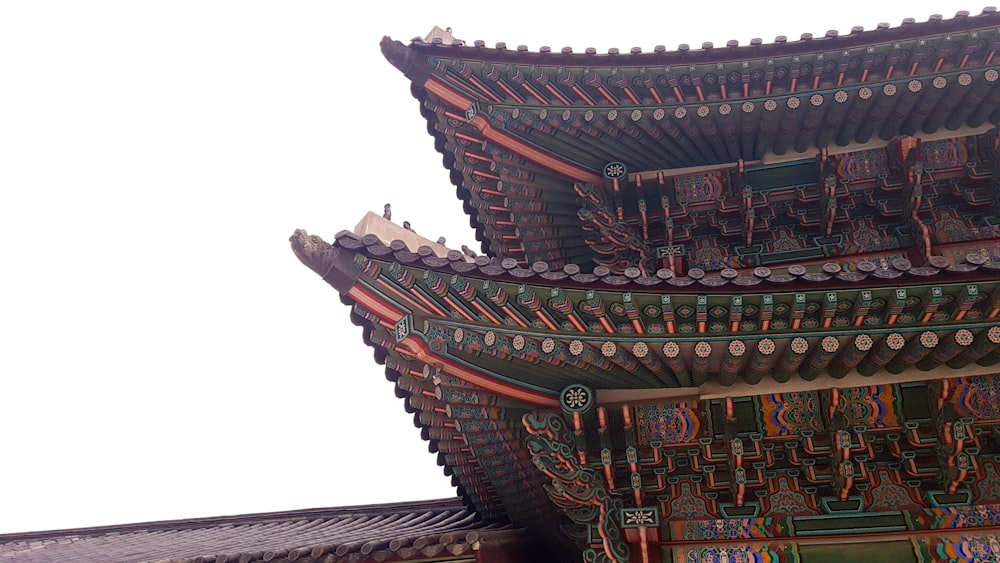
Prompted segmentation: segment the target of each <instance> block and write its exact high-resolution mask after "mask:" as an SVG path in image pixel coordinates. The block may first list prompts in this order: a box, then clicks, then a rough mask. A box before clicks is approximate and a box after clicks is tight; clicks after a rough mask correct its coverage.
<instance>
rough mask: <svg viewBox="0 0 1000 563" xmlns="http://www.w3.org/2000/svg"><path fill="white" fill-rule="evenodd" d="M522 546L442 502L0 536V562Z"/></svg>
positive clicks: (519, 535) (430, 552)
mask: <svg viewBox="0 0 1000 563" xmlns="http://www.w3.org/2000/svg"><path fill="white" fill-rule="evenodd" d="M526 537H527V536H526V533H525V531H524V530H522V529H518V528H515V527H513V526H511V525H510V524H509V523H507V522H505V521H501V522H485V521H483V520H481V519H479V518H478V517H477V516H476V514H475V513H473V512H472V511H470V510H468V509H467V508H466V507H465V506H463V505H462V502H461V501H460V500H459V499H446V500H431V501H419V502H406V503H393V504H375V505H364V506H351V507H341V508H318V509H310V510H296V511H290V512H271V513H264V514H248V515H241V516H223V517H217V518H198V519H190V520H172V521H164V522H150V523H141V524H124V525H119V526H102V527H95V528H77V529H71V530H55V531H44V532H29V533H19V534H5V535H0V560H2V561H4V562H5V563H6V562H10V563H36V562H39V563H40V562H49V561H59V562H62V563H90V562H94V563H97V562H101V563H105V562H108V561H116V562H139V561H187V562H193V561H206V562H207V561H212V562H220V563H221V562H237V561H239V562H242V563H246V562H254V561H274V562H282V561H329V562H333V561H359V562H360V561H439V560H443V561H476V560H477V555H476V554H477V552H478V551H481V550H487V551H489V550H493V551H497V550H499V551H511V550H516V549H517V548H518V546H521V545H525V544H526ZM511 560H514V559H511Z"/></svg>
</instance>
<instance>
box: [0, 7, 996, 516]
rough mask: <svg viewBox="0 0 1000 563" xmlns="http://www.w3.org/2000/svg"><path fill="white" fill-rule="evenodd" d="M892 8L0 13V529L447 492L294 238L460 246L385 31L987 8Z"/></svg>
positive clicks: (784, 23)
mask: <svg viewBox="0 0 1000 563" xmlns="http://www.w3.org/2000/svg"><path fill="white" fill-rule="evenodd" d="M889 4H890V3H888V2H870V1H867V2H861V1H854V2H848V1H842V2H837V3H822V2H821V3H787V2H750V1H747V2H732V3H721V2H714V3H713V2H679V1H673V2H666V1H663V0H657V1H655V2H649V3H644V2H628V3H596V2H595V3H592V4H591V6H592V7H591V8H586V7H585V6H586V3H580V2H563V1H560V2H538V1H534V2H503V3H500V2H496V3H490V2H474V1H468V0H466V1H461V2H433V1H424V2H413V1H410V2H399V3H394V2H388V3H386V2H355V3H335V2H316V1H311V2H309V1H303V2H260V1H252V0H239V1H237V0H234V1H184V0H172V1H169V2H166V1H163V2H148V1H138V0H131V1H120V2H107V1H90V2H80V1H65V2H52V1H42V0H38V1H34V2H30V1H15V0H8V1H6V2H3V3H0V533H3V532H17V531H27V530H37V529H54V528H66V527H80V526H94V525H105V524H118V523H125V522H137V521H146V520H161V519H176V518H185V517H200V516H214V515H221V514H237V513H247V512H266V511H274V510H290V509H297V508H310V507H317V506H337V505H349V504H362V503H375V502H390V501H401V500H417V499H429V498H440V497H448V496H452V495H453V494H454V493H453V489H452V488H451V486H450V483H449V480H448V479H447V478H445V477H444V476H443V473H442V471H441V468H440V467H438V466H437V465H436V464H435V461H434V457H433V456H432V455H431V454H429V453H427V445H426V443H425V442H423V441H422V440H420V437H419V432H418V430H417V429H416V428H414V427H413V425H412V416H411V415H408V414H406V413H405V412H404V410H403V405H402V402H401V401H400V400H398V399H396V397H395V395H394V394H393V390H392V385H391V384H390V383H389V382H387V381H386V380H385V378H384V377H383V368H382V366H378V365H376V364H375V362H374V360H373V356H372V351H371V349H369V348H367V347H366V346H365V345H364V344H363V343H362V339H361V329H360V328H358V327H355V326H354V325H352V324H351V323H350V320H349V314H350V311H349V309H348V308H347V307H345V306H344V305H342V304H341V303H340V300H339V297H338V295H337V294H336V292H335V291H334V290H333V288H331V287H329V286H328V285H326V284H325V283H324V282H322V281H321V280H320V279H319V277H318V276H316V275H315V274H314V273H313V272H312V271H310V270H308V269H307V268H306V267H305V266H303V265H301V264H300V263H299V262H298V260H296V258H295V256H294V255H293V254H292V252H291V250H290V249H289V246H288V242H287V239H288V237H289V235H290V234H291V233H292V231H293V230H294V229H295V228H297V227H301V228H305V229H307V230H308V231H309V232H310V233H312V234H319V235H320V236H322V237H324V238H325V239H326V240H328V241H329V240H332V239H333V237H334V235H335V234H336V233H337V232H338V231H339V230H341V229H348V228H352V227H353V226H354V225H355V224H356V223H357V221H358V220H359V219H360V218H361V217H362V216H363V215H364V214H365V212H367V211H381V209H382V205H383V204H384V203H386V202H391V203H392V206H393V217H394V219H395V220H396V222H398V223H401V222H402V221H403V220H404V219H405V220H409V221H410V222H412V223H413V226H414V228H415V229H416V230H417V231H418V232H420V233H421V234H425V235H427V236H429V237H430V238H436V237H437V236H441V235H443V236H446V237H447V239H448V243H449V246H451V247H453V248H457V247H458V246H460V245H461V244H469V245H470V246H472V247H474V248H477V249H478V244H476V243H474V235H473V233H472V231H471V229H469V228H468V220H467V219H466V218H465V216H464V214H463V212H462V207H461V203H460V202H459V201H458V199H457V198H456V197H455V191H454V188H453V187H451V184H450V182H449V179H448V174H447V172H446V171H445V170H444V169H443V168H442V167H441V157H440V156H439V155H438V154H437V153H436V152H435V151H434V149H433V141H432V139H431V137H429V136H428V135H427V132H426V127H425V125H424V122H423V121H422V118H420V115H419V110H418V107H417V102H416V100H414V99H413V98H412V97H411V96H410V92H409V84H408V83H407V82H406V80H405V79H404V78H403V76H402V75H401V74H400V73H399V72H397V71H396V70H395V69H394V68H393V67H391V66H390V65H389V63H388V62H386V61H385V60H384V59H383V58H382V56H381V53H380V51H379V46H378V43H379V40H380V38H381V37H382V36H383V35H391V36H392V37H394V38H396V39H399V40H401V41H404V42H407V41H408V40H409V39H410V38H412V37H414V36H417V35H423V34H425V33H426V32H428V31H429V30H430V29H431V27H433V26H434V25H439V26H441V27H445V26H451V27H452V28H453V29H454V33H455V35H456V36H457V37H459V38H462V39H465V40H466V41H468V42H470V43H471V42H472V41H473V40H475V39H483V40H485V41H486V43H487V45H491V46H492V45H493V44H494V43H496V42H497V41H506V42H507V44H508V45H509V46H510V47H514V46H516V45H518V44H522V43H523V44H527V45H528V46H529V47H530V48H531V49H532V50H537V49H538V47H540V46H542V45H550V46H552V48H553V50H557V49H559V48H561V47H563V46H565V45H569V46H572V47H574V49H575V50H577V51H581V50H582V49H583V48H585V47H588V46H593V47H596V48H597V49H598V51H599V52H606V51H607V49H608V48H609V47H618V48H620V49H622V50H623V51H627V50H628V49H629V48H631V47H633V46H637V45H638V46H641V47H643V48H644V49H645V50H650V49H652V47H653V46H654V45H656V44H660V43H662V44H664V45H666V46H667V47H668V49H674V48H676V46H677V45H678V44H680V43H689V44H691V45H692V46H700V45H701V43H702V42H704V41H713V42H715V44H716V45H724V44H725V42H726V41H727V40H728V39H734V38H735V39H739V40H740V42H741V44H746V43H747V42H748V41H749V40H750V38H752V37H762V38H763V39H764V40H765V42H770V41H772V40H773V39H774V37H775V36H776V35H787V36H788V37H789V39H797V38H798V37H799V35H801V34H802V33H805V32H810V33H813V34H814V35H817V36H822V35H823V34H824V33H825V32H826V30H827V29H837V30H838V31H840V32H841V33H842V34H846V33H848V32H849V31H850V28H851V26H855V25H863V26H864V27H865V28H866V29H871V28H873V27H875V25H876V24H877V23H878V22H880V21H886V22H889V23H891V24H892V25H893V26H896V25H899V23H900V22H901V21H902V19H903V18H905V17H913V18H916V19H917V21H925V20H926V19H927V17H928V16H929V15H930V14H932V13H941V14H942V15H944V16H945V17H947V18H950V17H952V16H953V15H954V13H955V12H956V11H957V10H960V9H966V10H969V11H970V12H972V13H973V14H977V13H979V12H980V10H981V8H982V6H979V5H971V6H970V5H968V4H967V3H962V2H951V1H941V2H907V3H905V4H899V5H889ZM345 6H349V7H345Z"/></svg>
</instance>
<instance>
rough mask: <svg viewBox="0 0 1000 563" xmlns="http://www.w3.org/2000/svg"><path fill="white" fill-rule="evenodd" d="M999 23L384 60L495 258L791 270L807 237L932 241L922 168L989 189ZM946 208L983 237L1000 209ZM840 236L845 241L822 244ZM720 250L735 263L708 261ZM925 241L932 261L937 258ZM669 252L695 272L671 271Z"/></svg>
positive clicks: (448, 39) (424, 51) (810, 240)
mask: <svg viewBox="0 0 1000 563" xmlns="http://www.w3.org/2000/svg"><path fill="white" fill-rule="evenodd" d="M998 24H1000V14H997V13H996V11H995V10H994V9H992V8H987V9H986V10H984V11H983V13H982V14H980V15H977V16H970V15H969V14H967V13H964V12H960V13H959V14H957V15H956V16H955V17H954V18H952V19H943V18H940V17H932V18H931V19H930V20H929V21H927V22H922V23H916V22H913V21H910V20H907V21H904V23H903V25H901V26H899V27H895V28H890V27H888V26H879V28H878V29H875V30H871V31H863V30H861V29H859V28H855V30H853V31H852V32H851V33H850V34H849V35H838V34H836V33H834V32H830V33H828V34H827V35H826V36H825V37H817V38H813V37H810V36H808V35H806V36H803V37H802V38H801V39H800V40H798V41H787V40H785V39H784V38H778V40H777V41H776V42H774V43H771V44H764V43H763V42H760V41H756V40H755V41H752V42H751V44H750V45H747V46H739V45H738V44H736V43H735V42H730V43H729V44H727V46H725V47H722V48H715V47H712V46H710V45H708V44H705V45H703V46H702V47H703V48H702V49H690V48H687V47H686V46H681V47H680V48H679V49H678V50H676V51H667V50H666V49H665V48H660V47H657V48H656V49H654V51H653V52H649V53H642V52H638V50H637V49H633V50H632V52H629V53H621V52H618V51H617V50H614V49H612V50H611V51H610V52H609V53H608V54H598V53H596V51H594V50H592V49H588V50H586V51H585V52H584V53H573V52H571V49H563V50H562V52H552V50H551V49H547V48H542V49H541V50H540V51H538V52H531V51H528V50H527V48H524V47H518V48H517V49H507V48H506V46H504V45H503V44H500V45H498V47H497V48H487V47H485V46H484V45H483V44H482V42H476V43H474V44H473V45H472V46H468V45H465V44H464V42H462V41H460V40H457V39H454V38H453V37H452V36H451V35H450V34H449V33H447V32H440V30H438V32H435V33H432V34H431V35H429V36H428V37H427V38H426V39H423V40H420V39H418V40H415V41H414V42H413V43H411V44H410V45H409V46H407V45H403V44H402V43H400V42H398V41H393V40H391V39H389V38H385V39H384V40H383V42H382V51H383V53H384V54H385V56H386V58H387V59H388V60H389V61H390V62H391V63H392V64H394V65H395V66H396V67H397V68H399V69H400V70H401V71H402V72H403V73H404V74H405V75H406V76H407V77H408V78H409V79H410V81H411V82H412V86H413V87H412V90H413V93H414V95H415V96H416V97H417V98H418V99H419V100H420V101H421V104H422V107H421V110H422V113H423V115H424V116H425V118H426V119H427V121H428V129H429V130H430V131H431V132H432V134H433V135H434V136H435V139H436V142H435V146H436V147H437V149H438V150H439V151H440V152H441V153H442V155H443V157H444V165H445V167H446V168H448V169H449V170H450V172H451V180H452V182H453V183H454V184H455V185H456V186H457V187H458V194H459V197H460V198H462V199H463V200H464V202H465V204H466V205H465V207H466V212H467V213H469V215H470V217H471V218H472V223H473V226H474V227H476V229H477V234H478V236H479V238H480V239H481V240H482V241H483V242H484V245H483V246H484V250H485V251H486V252H487V253H488V254H489V255H491V256H496V257H499V258H514V259H516V260H518V261H519V262H521V263H522V264H530V263H532V262H534V261H539V260H540V261H545V262H549V263H552V264H554V265H556V266H559V267H561V266H562V265H564V264H566V263H570V262H574V263H584V264H585V263H593V264H600V265H604V266H607V267H610V268H611V269H612V270H615V271H619V272H621V271H624V270H625V269H626V268H629V267H637V268H639V269H640V270H643V271H646V272H647V273H650V272H655V271H656V270H657V269H658V267H670V268H671V269H674V270H675V271H676V273H683V271H684V270H686V268H687V267H697V268H702V269H709V270H712V269H716V270H718V269H721V268H722V267H735V268H737V269H739V268H752V267H756V266H764V265H768V266H769V265H772V264H776V263H780V262H782V260H783V258H782V256H781V254H780V253H781V252H784V250H783V249H786V248H787V247H788V245H786V244H785V242H786V241H784V240H783V236H784V233H786V232H791V231H795V232H796V233H798V234H800V235H803V237H802V238H803V239H804V240H801V241H799V242H801V243H802V244H803V245H805V246H807V247H808V248H803V250H805V251H806V252H804V253H799V254H801V255H799V254H796V255H795V256H792V257H789V260H798V261H801V260H803V259H807V258H808V257H807V256H806V255H810V256H812V258H819V257H820V256H824V257H830V256H832V255H843V254H844V253H845V252H846V253H847V254H852V253H853V254H866V253H868V252H869V250H870V248H867V247H866V248H867V249H866V248H859V247H857V245H854V244H853V243H845V242H844V240H846V238H847V237H846V236H842V235H848V234H850V233H856V232H861V231H865V232H875V233H876V238H879V239H882V240H883V241H888V242H885V244H884V245H883V246H885V248H882V249H881V250H887V249H890V247H891V249H896V248H903V249H904V250H905V249H906V247H907V244H908V242H909V241H911V240H913V241H916V240H918V239H920V238H923V235H922V233H921V231H923V230H924V229H922V228H921V227H920V226H919V224H920V223H923V224H925V225H926V224H927V223H928V220H929V219H930V218H929V217H926V216H920V215H921V214H924V213H925V212H926V211H927V210H929V209H930V208H929V207H927V208H924V209H917V210H916V211H917V214H918V217H917V221H908V220H907V214H908V213H909V209H908V205H910V204H912V203H916V204H918V205H920V201H922V202H923V204H924V205H927V199H926V198H918V199H920V201H912V199H911V195H912V189H908V190H900V189H899V188H900V187H902V186H903V185H904V184H905V183H906V179H905V178H906V177H907V176H908V175H910V168H909V166H910V165H912V164H913V162H914V161H919V162H920V167H921V169H922V170H931V171H935V170H938V171H940V170H943V169H954V171H961V170H965V171H966V172H968V171H969V170H972V171H973V174H972V175H971V176H970V175H969V174H958V176H963V177H962V178H959V177H956V176H949V177H946V176H947V175H940V174H939V175H938V176H934V177H932V176H933V175H926V174H925V175H923V177H922V178H921V179H920V182H921V183H922V184H921V189H922V190H924V191H926V190H927V189H929V188H932V187H933V188H934V189H935V190H938V188H939V187H941V186H942V185H944V183H948V182H950V183H951V184H953V187H954V190H952V191H954V192H955V193H964V192H965V191H967V192H970V193H971V192H977V191H981V190H982V188H983V187H984V184H982V183H981V182H980V180H982V179H984V178H985V177H984V176H983V174H982V172H983V170H985V169H986V168H989V172H987V175H988V176H991V175H992V167H991V166H992V163H993V161H994V160H995V159H994V158H993V155H994V152H995V151H994V150H993V148H992V147H991V145H992V144H993V143H992V136H991V135H992V133H987V132H988V131H989V129H990V128H991V127H992V125H993V124H995V123H996V122H997V121H998V120H1000V81H998V80H997V79H998V77H1000V73H998V71H997V69H996V68H995V58H996V53H997V50H998V48H1000V30H998V27H997V26H998ZM911 138H912V139H919V140H920V141H922V142H924V146H923V148H922V149H921V147H919V146H916V145H913V144H907V143H908V142H907V141H905V140H906V139H911ZM901 139H903V140H904V142H903V144H902V145H901V144H900V140H901ZM952 139H959V140H958V141H952ZM914 148H915V149H917V153H916V154H915V155H914V156H913V157H912V158H911V157H910V156H909V151H910V150H911V149H914ZM946 153H947V154H948V155H952V156H953V157H955V158H951V157H947V156H945V155H946ZM908 158H909V159H910V160H909V161H907V159H908ZM986 163H990V166H986ZM942 180H946V181H947V182H944V183H943V182H942ZM911 183H912V182H911ZM956 186H957V187H956ZM911 187H912V186H911ZM963 190H964V191H963ZM918 191H920V190H918ZM984 193H985V192H984ZM972 198H973V199H975V200H976V201H975V202H973V204H972V205H973V206H975V205H979V204H980V203H983V202H982V201H980V200H979V199H977V198H978V196H972ZM796 200H798V202H796ZM908 202H909V203H908ZM935 204H936V207H935V209H941V208H947V209H952V211H953V212H954V215H955V216H964V217H970V216H972V217H973V223H975V224H970V225H969V229H972V230H973V231H974V230H975V229H979V228H982V227H989V225H990V224H989V222H988V221H989V218H988V217H987V215H989V216H990V217H992V212H990V213H987V214H983V213H979V214H978V215H976V214H975V213H971V214H970V213H969V212H968V209H966V208H965V207H963V206H964V205H965V204H963V203H962V202H961V201H959V200H957V199H956V200H941V201H937V202H935ZM937 204H939V205H937ZM824 210H829V211H832V212H831V213H829V217H828V218H827V219H824V218H823V217H822V215H823V211H824ZM897 211H898V212H899V213H897ZM952 211H945V212H944V213H946V214H948V213H952ZM868 219H871V221H870V224H869V221H868ZM869 227H871V228H872V230H870V229H869ZM898 228H902V229H903V230H902V231H898ZM987 230H989V229H988V228H987ZM838 237H839V238H840V239H844V240H841V242H840V243H836V244H834V246H838V245H839V247H837V248H834V246H830V245H826V246H824V244H822V243H820V244H814V242H815V239H826V241H828V242H830V241H832V240H833V239H834V238H838ZM685 240H687V242H685ZM713 240H717V241H718V244H717V243H716V242H713ZM873 240H874V239H873ZM844 244H846V246H844ZM792 245H793V246H801V245H799V243H792ZM705 246H711V247H713V248H716V247H718V248H721V251H720V252H714V251H713V252H712V253H711V254H712V255H713V256H717V255H720V254H721V259H717V260H707V262H706V260H705V259H704V258H703V257H698V256H697V255H696V254H697V250H696V249H698V248H702V247H705ZM862 246H864V245H862ZM870 246H871V245H869V247H870ZM915 246H917V247H920V248H919V249H918V250H916V251H914V254H915V256H911V258H917V257H918V256H919V255H923V256H924V258H923V259H922V260H917V262H918V265H923V264H925V263H927V262H928V261H929V260H930V258H931V256H933V255H935V253H933V252H931V253H928V252H926V250H927V248H926V245H922V244H916V245H915ZM908 252H909V251H908ZM775 253H777V254H775ZM762 254H764V255H766V256H763V255H762ZM667 255H673V256H679V258H678V259H679V260H681V263H679V264H669V265H668V264H666V263H664V262H662V261H660V262H659V263H657V261H658V260H659V259H660V258H661V257H662V256H667ZM684 262H687V263H689V264H684ZM702 262H705V263H704V264H702ZM705 266H707V268H706V267H705Z"/></svg>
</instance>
